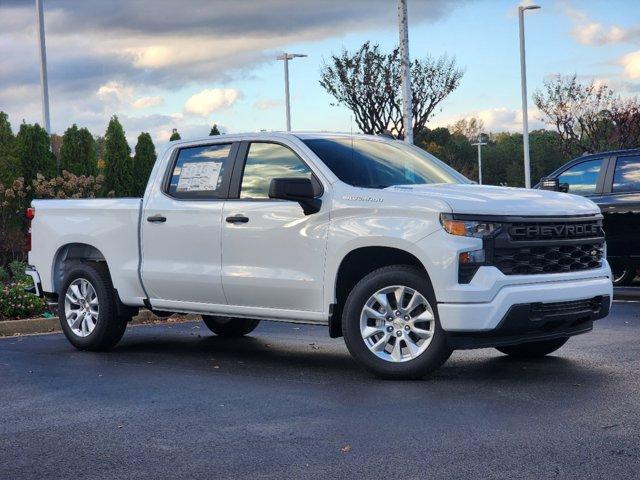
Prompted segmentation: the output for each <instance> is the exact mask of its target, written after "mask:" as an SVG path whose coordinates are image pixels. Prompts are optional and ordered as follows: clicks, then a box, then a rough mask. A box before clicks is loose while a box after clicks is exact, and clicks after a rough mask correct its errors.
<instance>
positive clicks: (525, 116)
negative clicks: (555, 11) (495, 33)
mask: <svg viewBox="0 0 640 480" xmlns="http://www.w3.org/2000/svg"><path fill="white" fill-rule="evenodd" d="M539 8H540V7H539V6H538V5H528V6H526V7H518V21H519V24H520V79H521V82H522V144H523V147H524V186H525V187H526V188H531V162H530V160H529V113H528V112H527V64H526V60H525V48H524V12H525V10H537V9H539Z"/></svg>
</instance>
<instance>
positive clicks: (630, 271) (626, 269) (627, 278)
mask: <svg viewBox="0 0 640 480" xmlns="http://www.w3.org/2000/svg"><path fill="white" fill-rule="evenodd" d="M611 270H612V272H611V273H612V274H613V278H612V279H611V280H612V282H613V286H614V287H624V286H627V285H631V282H633V280H634V279H635V278H636V269H635V268H634V267H630V266H628V265H621V266H616V267H612V269H611Z"/></svg>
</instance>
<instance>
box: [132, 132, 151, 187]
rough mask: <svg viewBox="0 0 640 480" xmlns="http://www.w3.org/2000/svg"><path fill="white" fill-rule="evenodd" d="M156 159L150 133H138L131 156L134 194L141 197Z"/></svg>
mask: <svg viewBox="0 0 640 480" xmlns="http://www.w3.org/2000/svg"><path fill="white" fill-rule="evenodd" d="M155 161H156V148H155V147H154V145H153V141H152V140H151V135H149V134H148V133H147V132H142V133H141V134H140V135H138V143H136V148H135V155H134V156H133V177H134V182H135V185H136V189H135V192H134V195H136V196H139V197H141V196H142V195H144V190H145V188H146V186H147V182H148V180H149V175H150V174H151V170H152V169H153V164H154V163H155Z"/></svg>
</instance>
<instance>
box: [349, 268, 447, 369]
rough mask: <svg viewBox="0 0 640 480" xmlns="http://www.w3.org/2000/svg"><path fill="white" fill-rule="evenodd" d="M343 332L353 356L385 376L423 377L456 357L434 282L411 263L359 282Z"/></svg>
mask: <svg viewBox="0 0 640 480" xmlns="http://www.w3.org/2000/svg"><path fill="white" fill-rule="evenodd" d="M342 331H343V335H344V340H345V343H346V344H347V348H348V349H349V352H350V353H351V355H353V357H354V358H355V359H356V361H357V362H358V363H359V364H360V365H362V366H363V367H364V368H365V369H367V370H369V371H370V372H372V373H373V374H375V375H377V376H378V377H381V378H389V379H416V378H422V377H424V376H425V375H427V374H428V373H430V372H432V371H433V370H435V369H437V368H438V367H440V366H441V365H442V364H443V363H444V362H445V361H446V360H447V358H449V356H450V355H451V349H450V348H449V347H448V346H447V342H446V338H445V336H444V332H443V331H442V329H441V328H440V321H439V318H438V310H437V304H436V301H435V294H434V292H433V288H432V287H431V283H430V282H429V280H428V279H427V276H426V274H425V273H424V272H423V271H420V270H418V269H417V268H414V267H409V266H405V265H395V266H390V267H383V268H380V269H378V270H375V271H373V272H372V273H370V274H369V275H367V276H366V277H364V278H363V279H362V280H361V281H360V282H358V284H357V285H356V286H355V287H354V288H353V290H352V291H351V293H350V294H349V297H348V298H347V301H346V303H345V307H344V311H343V315H342Z"/></svg>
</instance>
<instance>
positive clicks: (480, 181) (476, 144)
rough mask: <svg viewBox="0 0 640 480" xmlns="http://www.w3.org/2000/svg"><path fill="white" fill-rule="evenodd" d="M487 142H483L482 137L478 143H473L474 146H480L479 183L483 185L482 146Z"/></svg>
mask: <svg viewBox="0 0 640 480" xmlns="http://www.w3.org/2000/svg"><path fill="white" fill-rule="evenodd" d="M486 144H487V142H481V141H480V138H478V141H477V142H476V143H472V144H471V145H473V146H474V147H475V146H477V147H478V184H479V185H482V146H483V145H486Z"/></svg>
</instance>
